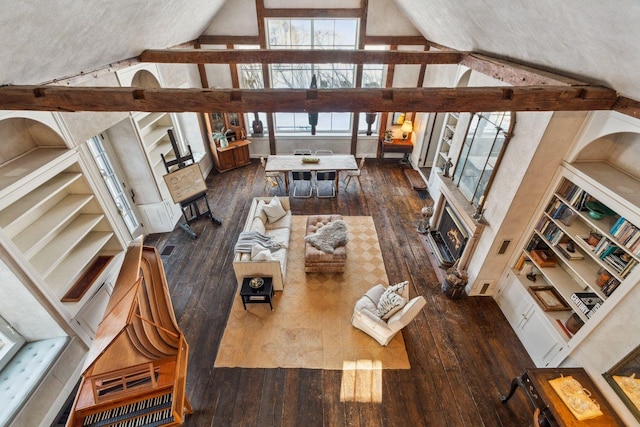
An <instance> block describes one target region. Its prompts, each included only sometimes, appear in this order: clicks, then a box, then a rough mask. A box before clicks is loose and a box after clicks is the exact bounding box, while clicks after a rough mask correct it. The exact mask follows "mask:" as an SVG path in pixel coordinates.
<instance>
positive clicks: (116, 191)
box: [87, 136, 140, 235]
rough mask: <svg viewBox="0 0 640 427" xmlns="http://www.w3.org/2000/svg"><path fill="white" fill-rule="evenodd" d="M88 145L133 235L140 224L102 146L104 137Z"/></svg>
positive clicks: (94, 139)
mask: <svg viewBox="0 0 640 427" xmlns="http://www.w3.org/2000/svg"><path fill="white" fill-rule="evenodd" d="M87 145H88V146H89V150H90V151H91V154H92V155H93V158H94V160H95V161H96V164H97V165H98V169H100V174H101V175H102V179H104V183H105V184H106V185H107V188H108V189H109V193H110V194H111V197H112V198H113V201H114V202H115V204H116V207H117V208H118V212H119V213H120V216H122V219H123V220H124V222H125V224H126V225H127V228H128V229H129V232H130V233H131V234H132V235H133V234H134V233H135V231H136V229H137V228H138V226H139V225H140V223H139V222H138V219H137V218H136V216H135V214H134V212H133V209H132V208H131V204H130V203H129V199H127V196H126V195H125V194H124V189H123V188H122V185H121V184H120V181H119V180H118V177H117V176H116V173H115V172H114V170H113V165H112V164H111V161H110V160H109V156H107V153H106V151H105V149H104V145H103V144H102V136H94V137H93V138H91V139H90V140H88V141H87Z"/></svg>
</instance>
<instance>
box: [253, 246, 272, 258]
mask: <svg viewBox="0 0 640 427" xmlns="http://www.w3.org/2000/svg"><path fill="white" fill-rule="evenodd" d="M271 260H273V257H272V256H271V251H270V250H269V249H267V248H265V247H264V246H261V245H259V244H257V243H255V244H254V245H253V247H252V248H251V261H271Z"/></svg>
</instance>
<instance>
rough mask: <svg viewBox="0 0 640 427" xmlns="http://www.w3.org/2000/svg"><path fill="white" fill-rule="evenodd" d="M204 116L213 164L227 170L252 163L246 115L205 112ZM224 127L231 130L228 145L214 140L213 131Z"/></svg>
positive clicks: (220, 170) (221, 170)
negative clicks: (245, 120) (246, 128)
mask: <svg viewBox="0 0 640 427" xmlns="http://www.w3.org/2000/svg"><path fill="white" fill-rule="evenodd" d="M204 118H205V127H206V129H207V138H209V146H210V147H211V155H212V156H213V164H214V166H215V168H216V169H217V170H218V172H225V171H228V170H230V169H234V168H237V167H240V166H245V165H248V164H249V163H251V159H250V158H249V144H251V141H249V140H247V139H245V138H246V137H245V135H246V130H245V126H244V116H243V115H242V114H241V113H210V114H205V115H204ZM222 129H225V130H230V131H231V132H230V133H229V134H228V138H229V146H228V147H221V146H220V141H217V140H214V139H213V137H212V136H211V133H212V132H213V131H219V130H222Z"/></svg>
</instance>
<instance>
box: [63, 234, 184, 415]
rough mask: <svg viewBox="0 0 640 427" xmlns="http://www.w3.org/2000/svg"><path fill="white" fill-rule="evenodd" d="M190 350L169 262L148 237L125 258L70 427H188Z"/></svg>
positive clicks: (88, 363)
mask: <svg viewBox="0 0 640 427" xmlns="http://www.w3.org/2000/svg"><path fill="white" fill-rule="evenodd" d="M188 349H189V347H188V345H187V342H186V340H185V338H184V335H183V334H182V332H181V331H180V329H179V328H178V324H177V322H176V319H175V315H174V312H173V306H172V304H171V299H170V297H169V291H168V287H167V282H166V276H165V273H164V268H163V266H162V260H161V259H160V256H159V254H158V252H157V251H156V249H155V248H153V247H147V246H143V244H142V238H140V239H138V240H136V241H135V242H134V243H133V244H132V245H131V246H130V247H129V249H128V250H127V254H126V255H125V258H124V262H123V265H122V269H121V270H120V274H119V275H118V279H117V281H116V284H115V286H114V289H113V293H112V295H111V298H110V300H109V303H108V305H107V309H106V310H105V315H104V318H103V319H102V322H101V323H100V325H99V326H98V330H97V332H96V335H95V337H94V341H93V344H92V345H91V348H90V349H89V354H88V356H87V359H86V361H85V366H84V373H83V376H82V380H81V383H80V388H79V389H78V393H77V395H76V399H75V401H74V404H73V408H72V410H71V413H70V416H69V420H68V421H67V427H80V426H91V427H160V426H176V425H181V424H182V423H183V421H184V416H185V413H191V412H192V409H191V405H190V404H189V401H188V399H187V397H186V393H185V388H186V373H187V359H188Z"/></svg>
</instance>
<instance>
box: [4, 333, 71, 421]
mask: <svg viewBox="0 0 640 427" xmlns="http://www.w3.org/2000/svg"><path fill="white" fill-rule="evenodd" d="M67 341H68V337H56V338H49V339H44V340H39V341H32V342H28V343H26V344H25V345H23V346H22V348H21V349H20V350H19V351H18V352H17V353H16V355H15V356H13V357H12V358H11V360H10V361H9V363H7V365H6V366H5V367H4V368H3V369H2V371H0V402H2V404H1V405H0V425H1V426H4V425H9V422H10V421H11V419H12V418H13V417H14V416H15V415H16V414H17V413H18V412H19V411H20V409H21V408H22V407H23V405H24V404H25V403H26V402H27V400H29V397H30V396H31V394H32V393H33V391H34V390H35V389H36V388H37V387H38V385H39V384H40V382H41V381H42V379H43V378H44V377H45V376H46V375H47V373H48V372H49V369H50V368H51V366H52V365H53V363H54V362H55V361H56V359H57V358H58V355H60V353H61V352H62V350H63V349H64V348H65V346H66V343H67Z"/></svg>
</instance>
